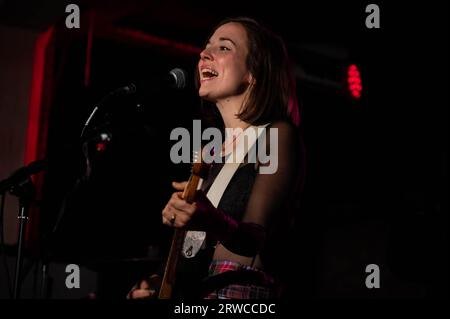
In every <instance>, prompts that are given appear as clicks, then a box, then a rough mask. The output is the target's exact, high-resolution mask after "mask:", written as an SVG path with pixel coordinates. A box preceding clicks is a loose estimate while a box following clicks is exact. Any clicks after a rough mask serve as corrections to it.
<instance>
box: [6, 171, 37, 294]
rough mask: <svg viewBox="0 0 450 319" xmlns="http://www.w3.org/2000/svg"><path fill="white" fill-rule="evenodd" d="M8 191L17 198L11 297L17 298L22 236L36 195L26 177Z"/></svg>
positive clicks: (20, 268)
mask: <svg viewBox="0 0 450 319" xmlns="http://www.w3.org/2000/svg"><path fill="white" fill-rule="evenodd" d="M10 193H11V194H12V195H15V196H17V197H18V198H19V216H18V217H17V218H18V219H19V234H18V245H17V258H16V272H15V275H14V290H13V299H18V298H19V296H20V284H21V282H20V281H21V271H22V264H23V239H24V238H23V237H24V233H25V226H26V223H27V221H28V209H29V206H30V203H31V201H32V200H33V199H34V196H35V195H36V188H35V186H34V184H33V182H32V181H31V179H30V178H29V177H28V178H27V179H25V180H24V181H22V182H20V183H17V184H16V185H14V186H13V187H12V188H11V190H10Z"/></svg>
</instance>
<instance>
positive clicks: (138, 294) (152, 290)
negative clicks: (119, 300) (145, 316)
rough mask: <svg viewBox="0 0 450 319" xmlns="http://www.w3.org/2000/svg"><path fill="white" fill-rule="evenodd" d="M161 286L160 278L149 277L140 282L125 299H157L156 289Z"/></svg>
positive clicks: (156, 276)
mask: <svg viewBox="0 0 450 319" xmlns="http://www.w3.org/2000/svg"><path fill="white" fill-rule="evenodd" d="M160 286H161V277H160V276H159V275H156V274H154V275H151V276H150V278H148V279H144V280H141V281H140V282H138V283H137V284H136V285H134V287H133V288H131V290H130V292H129V293H128V295H127V299H151V298H156V297H157V293H156V291H157V289H158V288H159V287H160Z"/></svg>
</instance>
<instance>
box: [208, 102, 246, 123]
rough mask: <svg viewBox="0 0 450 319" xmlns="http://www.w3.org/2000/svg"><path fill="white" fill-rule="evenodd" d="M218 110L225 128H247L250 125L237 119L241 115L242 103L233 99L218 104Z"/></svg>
mask: <svg viewBox="0 0 450 319" xmlns="http://www.w3.org/2000/svg"><path fill="white" fill-rule="evenodd" d="M216 105H217V108H218V110H219V112H220V115H221V116H222V119H223V123H224V124H225V128H242V129H245V128H247V127H248V126H249V125H250V124H249V123H247V122H245V121H242V120H241V119H239V118H238V117H237V114H239V112H240V109H241V105H242V101H237V100H235V99H232V98H228V99H225V100H223V101H219V102H217V104H216Z"/></svg>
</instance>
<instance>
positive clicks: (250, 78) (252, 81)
mask: <svg viewBox="0 0 450 319" xmlns="http://www.w3.org/2000/svg"><path fill="white" fill-rule="evenodd" d="M247 82H248V84H249V85H250V86H252V85H254V84H255V83H256V79H255V78H254V77H253V74H251V73H250V72H249V73H248V74H247Z"/></svg>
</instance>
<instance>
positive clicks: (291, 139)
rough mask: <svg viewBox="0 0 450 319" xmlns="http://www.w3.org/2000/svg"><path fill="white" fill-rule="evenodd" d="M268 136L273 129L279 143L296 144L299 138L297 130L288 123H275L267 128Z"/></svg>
mask: <svg viewBox="0 0 450 319" xmlns="http://www.w3.org/2000/svg"><path fill="white" fill-rule="evenodd" d="M268 128H269V129H268V130H267V131H268V132H267V134H268V136H270V135H271V133H273V132H274V131H273V129H275V132H276V133H277V136H278V141H279V142H286V143H297V141H298V137H299V131H298V128H297V127H296V126H295V125H294V124H292V123H290V122H288V121H275V122H273V123H271V124H270V125H269V126H268Z"/></svg>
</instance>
